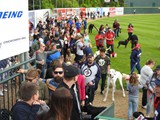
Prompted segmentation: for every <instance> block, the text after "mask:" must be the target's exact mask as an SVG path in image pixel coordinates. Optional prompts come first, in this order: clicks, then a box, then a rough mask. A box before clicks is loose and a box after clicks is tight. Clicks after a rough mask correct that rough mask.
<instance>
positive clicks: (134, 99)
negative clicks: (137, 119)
mask: <svg viewBox="0 0 160 120" xmlns="http://www.w3.org/2000/svg"><path fill="white" fill-rule="evenodd" d="M137 108H138V96H132V95H129V98H128V120H131V119H132V114H133V113H134V112H136V111H137Z"/></svg>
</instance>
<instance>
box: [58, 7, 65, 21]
mask: <svg viewBox="0 0 160 120" xmlns="http://www.w3.org/2000/svg"><path fill="white" fill-rule="evenodd" d="M57 16H58V19H60V20H61V19H62V18H66V9H65V8H59V9H57Z"/></svg>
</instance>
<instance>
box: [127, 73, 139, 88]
mask: <svg viewBox="0 0 160 120" xmlns="http://www.w3.org/2000/svg"><path fill="white" fill-rule="evenodd" d="M129 83H130V84H131V85H138V83H139V81H138V75H137V73H135V72H133V73H132V74H131V76H130V79H129Z"/></svg>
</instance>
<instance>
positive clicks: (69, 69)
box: [64, 65, 79, 77]
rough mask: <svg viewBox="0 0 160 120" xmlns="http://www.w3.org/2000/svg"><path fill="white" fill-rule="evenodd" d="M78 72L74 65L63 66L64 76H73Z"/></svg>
mask: <svg viewBox="0 0 160 120" xmlns="http://www.w3.org/2000/svg"><path fill="white" fill-rule="evenodd" d="M78 74H79V70H78V68H76V67H75V66H74V65H66V66H65V67H64V77H75V76H77V75H78Z"/></svg>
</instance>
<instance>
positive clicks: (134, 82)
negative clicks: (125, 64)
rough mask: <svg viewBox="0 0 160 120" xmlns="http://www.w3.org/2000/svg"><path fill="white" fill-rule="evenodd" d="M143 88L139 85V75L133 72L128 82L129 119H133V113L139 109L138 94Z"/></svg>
mask: <svg viewBox="0 0 160 120" xmlns="http://www.w3.org/2000/svg"><path fill="white" fill-rule="evenodd" d="M140 88H142V86H141V85H139V81H138V75H137V74H136V73H135V72H133V73H132V74H131V76H130V78H129V83H127V89H128V120H131V119H132V114H133V113H134V112H136V111H137V108H138V96H139V95H138V94H139V89H140Z"/></svg>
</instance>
